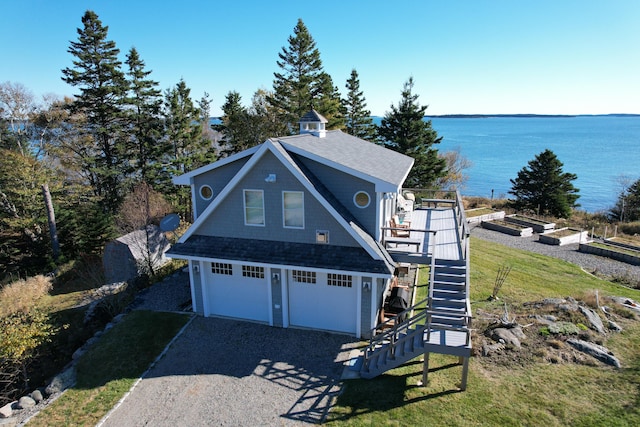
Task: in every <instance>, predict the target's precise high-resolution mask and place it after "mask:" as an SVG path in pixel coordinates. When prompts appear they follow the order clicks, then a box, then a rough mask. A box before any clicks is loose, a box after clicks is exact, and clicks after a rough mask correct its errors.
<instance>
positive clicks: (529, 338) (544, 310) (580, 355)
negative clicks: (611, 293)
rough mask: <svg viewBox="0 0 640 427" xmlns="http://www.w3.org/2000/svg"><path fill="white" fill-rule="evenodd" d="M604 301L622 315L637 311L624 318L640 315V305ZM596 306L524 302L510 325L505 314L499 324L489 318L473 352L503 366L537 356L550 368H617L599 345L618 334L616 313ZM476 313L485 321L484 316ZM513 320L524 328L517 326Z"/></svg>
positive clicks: (622, 300)
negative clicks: (478, 350)
mask: <svg viewBox="0 0 640 427" xmlns="http://www.w3.org/2000/svg"><path fill="white" fill-rule="evenodd" d="M606 302H607V303H611V304H614V305H617V306H618V307H617V308H621V309H623V310H628V309H635V307H638V310H637V311H636V312H635V313H636V314H633V313H632V314H631V316H629V317H628V318H633V319H637V318H638V317H637V315H639V314H640V305H638V304H637V303H636V302H635V301H631V300H629V299H628V298H610V299H607V301H606ZM594 305H595V304H594ZM597 305H598V309H597V310H595V309H593V308H591V307H589V306H588V305H587V304H586V303H584V302H582V301H577V300H575V299H574V298H571V297H567V298H547V299H544V300H542V301H535V302H530V303H526V304H524V307H523V311H526V314H520V315H519V316H516V317H514V319H513V320H511V321H510V320H509V319H508V316H506V315H503V316H502V317H501V318H500V319H498V318H496V316H493V320H492V321H491V322H490V323H489V325H488V326H487V327H486V328H484V334H483V335H482V336H480V337H479V340H480V345H479V346H477V347H479V348H481V349H482V350H481V355H482V356H484V357H493V358H495V359H496V360H497V361H500V360H504V361H505V363H508V362H509V361H517V359H518V357H519V356H520V357H521V358H523V359H526V358H527V356H529V357H530V358H533V356H532V355H537V356H541V357H543V358H544V359H546V360H547V361H551V362H554V363H559V362H562V361H566V362H576V363H586V364H596V363H604V364H606V365H609V366H613V367H616V368H620V367H621V363H620V360H619V359H618V358H617V357H616V356H615V355H614V354H613V353H612V352H611V351H610V350H609V349H607V348H606V347H605V346H604V345H603V344H604V343H605V341H606V338H607V337H608V336H609V335H610V334H612V333H618V332H620V331H622V327H621V326H620V324H619V323H618V322H616V321H615V320H614V319H615V318H617V317H618V316H617V315H615V314H614V312H616V308H615V307H614V308H609V307H607V306H600V304H599V302H597ZM505 310H506V308H505ZM505 313H506V312H505ZM478 314H479V315H480V316H479V317H483V316H484V317H485V318H487V317H489V316H487V315H488V313H482V312H481V313H478ZM516 319H519V320H520V322H522V323H526V325H520V324H519V323H518V322H517V321H516Z"/></svg>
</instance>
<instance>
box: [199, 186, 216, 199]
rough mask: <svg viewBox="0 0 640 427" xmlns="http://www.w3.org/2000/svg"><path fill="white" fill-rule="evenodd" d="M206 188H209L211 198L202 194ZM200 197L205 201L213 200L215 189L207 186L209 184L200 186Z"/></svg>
mask: <svg viewBox="0 0 640 427" xmlns="http://www.w3.org/2000/svg"><path fill="white" fill-rule="evenodd" d="M205 188H208V189H209V191H210V192H211V195H210V196H209V197H205V196H204V195H203V194H202V190H204V189H205ZM198 195H199V196H200V198H201V199H203V200H211V199H212V198H213V188H211V186H210V185H207V184H204V185H201V186H200V188H199V189H198Z"/></svg>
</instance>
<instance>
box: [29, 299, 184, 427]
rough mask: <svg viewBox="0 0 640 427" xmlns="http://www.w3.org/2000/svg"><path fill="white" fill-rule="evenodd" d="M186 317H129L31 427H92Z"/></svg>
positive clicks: (80, 364)
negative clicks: (62, 426)
mask: <svg viewBox="0 0 640 427" xmlns="http://www.w3.org/2000/svg"><path fill="white" fill-rule="evenodd" d="M188 320H189V316H188V315H184V314H174V313H157V312H150V311H133V312H131V313H129V314H128V315H127V316H126V317H125V318H124V319H123V321H122V322H120V323H118V324H116V326H115V327H113V328H112V329H111V330H109V331H108V332H106V333H105V334H104V335H103V336H102V337H101V338H100V341H98V343H97V344H96V345H94V346H93V347H91V348H90V349H89V351H88V352H87V353H86V354H84V355H83V356H82V357H81V358H80V360H79V361H78V364H77V383H76V385H75V386H74V387H72V388H71V389H69V390H67V391H66V393H64V394H63V395H62V396H61V397H60V398H59V399H58V400H56V401H55V402H54V403H53V404H51V405H49V406H48V407H47V408H46V409H45V410H44V411H42V412H41V413H40V414H38V416H36V417H35V418H34V419H33V420H31V421H30V422H29V426H50V425H95V424H96V423H97V422H98V421H100V419H101V418H102V417H103V416H104V415H105V414H106V413H107V412H108V411H109V410H110V409H111V408H112V407H113V406H114V405H115V404H116V403H117V402H118V401H119V400H120V399H121V398H122V396H124V394H125V393H126V392H127V391H129V389H130V388H131V386H132V385H133V384H134V383H135V381H136V380H137V379H138V378H139V377H140V376H141V375H142V373H144V371H145V370H146V369H147V368H148V367H149V365H150V364H151V363H152V362H153V361H154V360H155V358H156V357H157V356H158V355H159V354H160V353H161V352H162V350H163V349H164V348H165V347H166V345H167V344H168V343H169V342H170V341H171V339H172V338H173V337H174V336H175V335H176V334H177V333H178V331H179V330H180V328H182V327H183V326H184V325H185V324H186V322H187V321H188Z"/></svg>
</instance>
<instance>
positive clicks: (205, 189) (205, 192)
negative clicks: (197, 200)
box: [200, 185, 213, 200]
mask: <svg viewBox="0 0 640 427" xmlns="http://www.w3.org/2000/svg"><path fill="white" fill-rule="evenodd" d="M200 196H201V197H202V198H203V199H205V200H209V199H210V198H212V197H213V190H212V189H211V187H209V186H208V185H203V186H202V187H200Z"/></svg>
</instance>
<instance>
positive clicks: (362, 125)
mask: <svg viewBox="0 0 640 427" xmlns="http://www.w3.org/2000/svg"><path fill="white" fill-rule="evenodd" d="M345 87H346V88H347V97H346V98H345V99H344V100H343V101H342V104H343V106H344V110H345V119H346V120H345V121H346V123H345V125H346V126H345V130H346V132H347V133H348V134H349V135H353V136H356V137H358V138H361V139H365V140H367V141H373V140H374V139H375V137H376V132H377V129H376V125H375V124H374V123H373V119H371V111H369V110H367V103H366V101H365V98H364V94H363V92H362V91H361V90H360V80H359V78H358V72H357V71H356V70H355V68H354V69H353V70H351V77H349V79H348V80H347V84H346V86H345Z"/></svg>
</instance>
